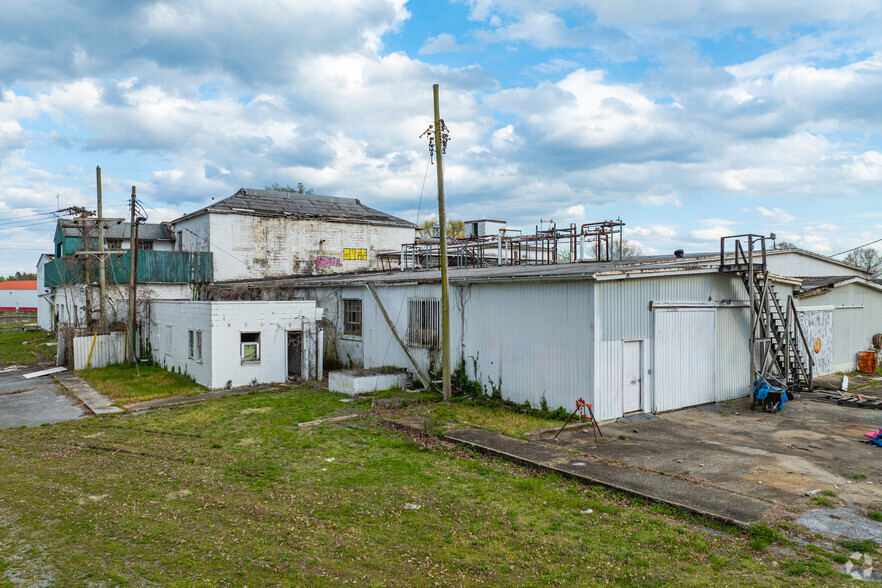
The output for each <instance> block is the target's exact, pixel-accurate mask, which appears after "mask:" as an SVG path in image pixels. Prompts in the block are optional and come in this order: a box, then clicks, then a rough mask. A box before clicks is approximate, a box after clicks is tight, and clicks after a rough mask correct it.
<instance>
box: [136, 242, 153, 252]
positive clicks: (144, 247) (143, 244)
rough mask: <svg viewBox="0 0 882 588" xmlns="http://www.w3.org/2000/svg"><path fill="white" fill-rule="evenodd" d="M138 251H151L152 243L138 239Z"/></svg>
mask: <svg viewBox="0 0 882 588" xmlns="http://www.w3.org/2000/svg"><path fill="white" fill-rule="evenodd" d="M138 249H140V250H142V251H153V241H142V240H141V239H138Z"/></svg>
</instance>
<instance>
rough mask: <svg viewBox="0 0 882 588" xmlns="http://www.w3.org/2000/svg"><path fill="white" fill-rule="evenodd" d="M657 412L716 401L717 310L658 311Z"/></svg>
mask: <svg viewBox="0 0 882 588" xmlns="http://www.w3.org/2000/svg"><path fill="white" fill-rule="evenodd" d="M653 314H654V315H655V321H654V322H655V338H654V341H653V343H654V345H653V348H654V353H653V356H654V361H653V365H654V366H655V368H654V373H655V378H654V380H655V386H654V388H655V396H654V401H653V410H654V411H664V410H674V409H677V408H683V407H684V406H694V405H696V404H704V403H707V402H714V401H715V400H716V391H715V387H716V374H715V371H716V370H715V365H716V356H717V351H716V336H715V331H716V314H717V311H716V309H709V310H696V309H683V310H674V309H670V310H656V311H655V312H654V313H653Z"/></svg>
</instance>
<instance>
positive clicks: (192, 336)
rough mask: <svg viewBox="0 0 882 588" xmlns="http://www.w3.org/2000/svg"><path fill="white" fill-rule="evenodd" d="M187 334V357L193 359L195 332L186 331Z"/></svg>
mask: <svg viewBox="0 0 882 588" xmlns="http://www.w3.org/2000/svg"><path fill="white" fill-rule="evenodd" d="M187 334H188V336H189V341H188V345H189V353H188V354H187V357H189V358H190V359H195V349H194V347H195V346H196V334H195V332H194V331H187Z"/></svg>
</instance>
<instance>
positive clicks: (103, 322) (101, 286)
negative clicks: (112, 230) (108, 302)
mask: <svg viewBox="0 0 882 588" xmlns="http://www.w3.org/2000/svg"><path fill="white" fill-rule="evenodd" d="M95 174H96V181H97V185H98V293H99V295H100V296H101V299H100V300H99V302H98V313H99V315H100V319H99V321H98V328H99V329H100V331H101V332H102V333H103V332H104V330H105V329H106V328H107V319H106V314H105V308H104V304H105V302H104V300H105V298H106V297H107V296H106V292H105V275H104V263H105V261H106V260H105V258H104V215H103V214H102V209H101V166H100V165H99V166H97V167H96V168H95Z"/></svg>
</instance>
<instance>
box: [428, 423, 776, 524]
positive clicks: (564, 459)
mask: <svg viewBox="0 0 882 588" xmlns="http://www.w3.org/2000/svg"><path fill="white" fill-rule="evenodd" d="M444 438H445V439H447V440H448V441H453V442H455V443H461V444H465V445H469V446H471V447H474V448H476V449H479V450H481V451H484V452H486V453H489V454H491V455H497V456H499V457H503V458H505V459H508V460H511V461H516V462H518V463H522V464H525V465H530V466H532V467H536V468H539V469H544V470H548V471H554V472H558V473H561V474H564V475H566V476H569V477H572V478H576V479H578V480H582V481H584V482H586V483H590V484H599V485H601V486H606V487H608V488H613V489H615V490H620V491H622V492H625V493H627V494H632V495H636V496H641V497H643V498H646V499H648V500H652V501H654V502H663V503H667V504H671V505H673V506H677V507H679V508H682V509H684V510H686V511H690V512H694V513H696V514H700V515H702V516H706V517H710V518H712V519H716V520H719V521H722V522H725V523H729V524H733V525H737V526H739V527H747V526H749V525H750V524H751V523H754V522H757V521H761V520H763V516H764V514H765V513H766V512H767V511H768V510H769V509H770V508H771V504H769V503H768V502H765V501H762V500H758V499H756V498H751V497H749V496H745V495H742V494H736V493H734V492H729V491H727V490H724V489H722V488H716V487H710V486H706V485H699V484H694V483H690V482H686V481H683V480H680V479H677V478H675V477H671V476H665V475H662V474H659V473H655V472H651V471H647V470H642V469H637V468H630V467H624V466H618V465H614V464H611V463H609V462H606V461H600V460H597V459H595V458H592V457H591V456H587V455H585V454H578V453H576V452H573V451H570V450H567V449H565V448H563V447H553V446H550V445H548V444H544V443H538V442H535V441H524V440H522V439H515V438H512V437H507V436H505V435H501V434H499V433H494V432H492V431H486V430H483V429H459V430H456V431H451V432H449V433H447V434H446V435H445V436H444Z"/></svg>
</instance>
